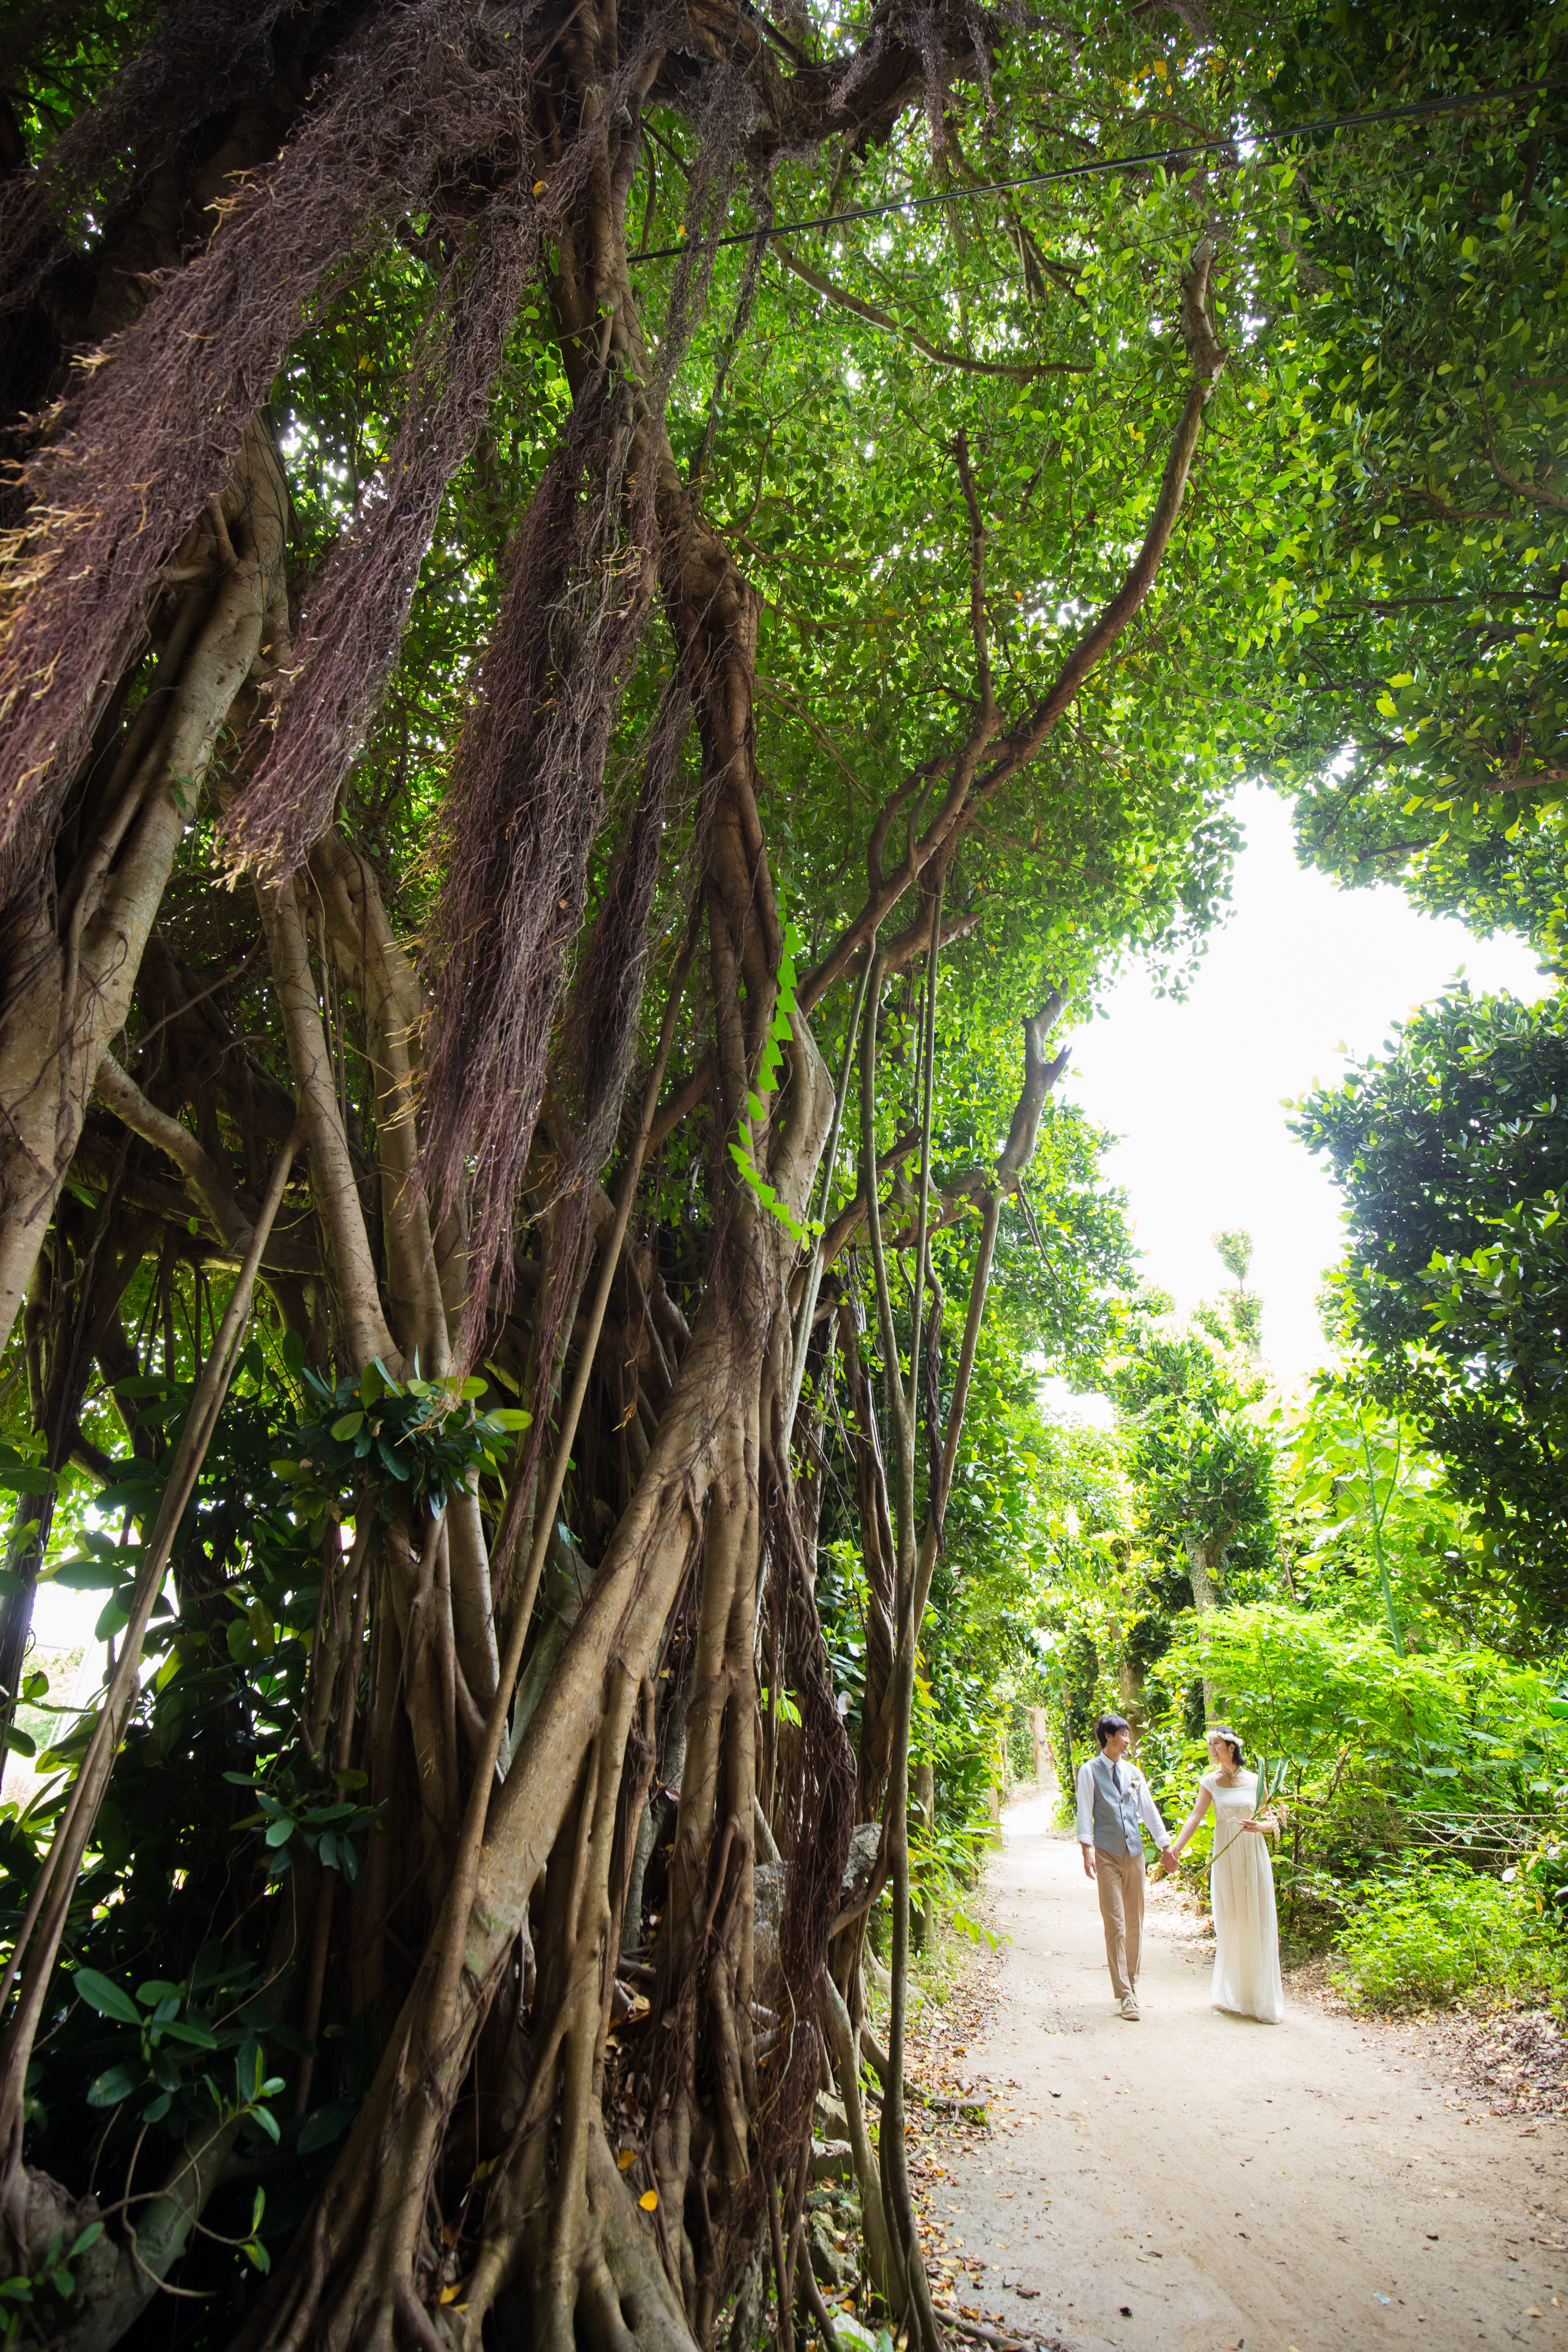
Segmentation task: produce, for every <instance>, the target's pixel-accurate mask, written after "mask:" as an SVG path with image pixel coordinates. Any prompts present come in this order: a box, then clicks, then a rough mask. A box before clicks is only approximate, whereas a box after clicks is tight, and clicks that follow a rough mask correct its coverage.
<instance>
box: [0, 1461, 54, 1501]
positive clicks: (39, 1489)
mask: <svg viewBox="0 0 1568 2352" xmlns="http://www.w3.org/2000/svg"><path fill="white" fill-rule="evenodd" d="M0 1486H8V1487H9V1488H10V1489H11V1492H12V1493H13V1494H14V1495H51V1494H53V1492H54V1486H55V1481H54V1474H53V1473H52V1472H51V1471H48V1470H35V1469H33V1468H32V1467H31V1466H30V1465H28V1464H26V1463H23V1464H19V1465H12V1466H11V1467H9V1468H4V1469H0Z"/></svg>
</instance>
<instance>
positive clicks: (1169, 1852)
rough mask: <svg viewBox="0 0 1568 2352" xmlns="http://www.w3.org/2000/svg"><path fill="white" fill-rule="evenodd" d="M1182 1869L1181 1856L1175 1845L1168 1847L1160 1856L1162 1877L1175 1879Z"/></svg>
mask: <svg viewBox="0 0 1568 2352" xmlns="http://www.w3.org/2000/svg"><path fill="white" fill-rule="evenodd" d="M1180 1867H1181V1856H1180V1854H1179V1853H1177V1852H1176V1849H1175V1847H1174V1846H1173V1845H1168V1846H1167V1847H1166V1848H1165V1850H1164V1852H1163V1853H1162V1855H1161V1856H1160V1875H1161V1877H1162V1878H1173V1877H1174V1876H1175V1874H1176V1872H1177V1871H1178V1870H1179V1869H1180Z"/></svg>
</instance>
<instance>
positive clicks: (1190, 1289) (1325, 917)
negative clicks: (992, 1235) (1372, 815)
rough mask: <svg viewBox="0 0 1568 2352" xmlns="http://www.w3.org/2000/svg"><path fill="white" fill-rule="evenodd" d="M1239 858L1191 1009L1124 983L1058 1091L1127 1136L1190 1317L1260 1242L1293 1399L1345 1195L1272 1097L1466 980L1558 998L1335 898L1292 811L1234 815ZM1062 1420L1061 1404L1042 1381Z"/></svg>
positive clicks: (1271, 1358) (1121, 1163)
mask: <svg viewBox="0 0 1568 2352" xmlns="http://www.w3.org/2000/svg"><path fill="white" fill-rule="evenodd" d="M1237 815H1238V817H1239V818H1240V820H1241V822H1242V824H1243V826H1244V827H1245V830H1246V835H1247V845H1246V848H1245V849H1244V850H1243V852H1242V854H1241V856H1239V857H1238V859H1237V867H1236V878H1235V886H1234V893H1233V901H1232V903H1233V908H1234V912H1233V913H1232V915H1231V918H1230V919H1229V921H1228V922H1227V923H1226V926H1225V928H1224V929H1221V930H1219V931H1217V932H1216V933H1215V935H1214V936H1213V938H1212V939H1211V940H1210V943H1209V947H1208V951H1207V953H1206V955H1205V959H1204V961H1203V964H1202V966H1201V967H1200V970H1199V972H1198V976H1197V979H1196V981H1195V982H1194V986H1193V990H1192V992H1191V994H1190V995H1189V996H1188V998H1187V999H1186V1001H1185V1002H1184V1003H1173V1002H1171V1001H1170V1000H1168V999H1166V998H1163V997H1159V996H1157V995H1156V994H1155V993H1154V991H1153V989H1152V986H1151V984H1150V982H1149V979H1148V976H1147V973H1146V972H1145V971H1143V970H1142V968H1138V969H1135V970H1133V971H1129V972H1128V973H1127V974H1126V975H1125V976H1124V977H1123V978H1122V979H1121V981H1120V982H1118V983H1117V984H1116V986H1115V987H1113V988H1112V989H1111V990H1110V993H1109V994H1108V996H1107V997H1106V999H1105V1004H1104V1011H1105V1013H1106V1015H1107V1018H1106V1019H1104V1020H1100V1021H1095V1022H1093V1023H1091V1024H1089V1025H1088V1026H1087V1027H1085V1028H1083V1029H1080V1030H1079V1031H1078V1032H1077V1034H1075V1035H1074V1037H1073V1039H1072V1049H1073V1052H1072V1062H1071V1064H1070V1066H1069V1067H1068V1073H1067V1075H1066V1076H1065V1077H1064V1079H1063V1081H1062V1085H1063V1089H1064V1091H1065V1092H1067V1093H1068V1094H1070V1095H1071V1096H1072V1097H1074V1098H1075V1099H1076V1100H1077V1101H1078V1102H1079V1103H1080V1104H1081V1105H1082V1107H1083V1108H1084V1110H1085V1111H1087V1112H1088V1114H1089V1117H1090V1118H1092V1119H1094V1120H1095V1121H1096V1122H1097V1124H1098V1125H1100V1127H1103V1128H1106V1129H1110V1132H1111V1133H1112V1134H1114V1135H1117V1136H1119V1137H1120V1138H1121V1140H1120V1142H1118V1143H1117V1144H1116V1145H1115V1146H1114V1147H1113V1149H1112V1150H1111V1151H1110V1156H1109V1159H1108V1160H1107V1162H1106V1172H1107V1174H1108V1176H1109V1177H1110V1180H1111V1181H1113V1182H1114V1183H1117V1184H1120V1185H1121V1186H1122V1187H1123V1188H1124V1189H1125V1191H1126V1192H1127V1195H1128V1201H1129V1206H1130V1209H1131V1216H1132V1221H1133V1224H1134V1227H1135V1230H1136V1233H1137V1237H1138V1241H1139V1244H1140V1245H1141V1247H1142V1253H1143V1260H1142V1263H1143V1271H1144V1272H1145V1274H1146V1275H1147V1276H1148V1277H1149V1279H1150V1280H1151V1281H1152V1282H1154V1283H1156V1284H1157V1285H1158V1286H1160V1288H1161V1289H1163V1290H1167V1291H1169V1292H1171V1293H1172V1295H1173V1297H1174V1299H1175V1301H1176V1306H1177V1308H1178V1309H1179V1310H1181V1311H1186V1310H1188V1309H1190V1308H1191V1307H1194V1306H1195V1305H1196V1304H1197V1303H1198V1302H1199V1301H1200V1300H1201V1299H1204V1298H1212V1297H1215V1296H1216V1295H1217V1294H1218V1293H1219V1292H1220V1291H1221V1290H1222V1289H1223V1288H1225V1286H1226V1284H1227V1283H1228V1281H1229V1276H1227V1275H1226V1272H1225V1270H1224V1268H1223V1267H1222V1265H1220V1262H1219V1260H1218V1258H1217V1257H1216V1255H1215V1251H1214V1249H1213V1246H1212V1245H1211V1244H1210V1241H1209V1235H1210V1234H1215V1233H1219V1232H1221V1231H1224V1230H1227V1229H1234V1228H1235V1227H1237V1226H1240V1227H1241V1228H1243V1229H1244V1230H1245V1231H1246V1232H1247V1233H1250V1234H1251V1235H1252V1237H1253V1240H1254V1242H1255V1244H1256V1248H1255V1251H1254V1255H1253V1261H1252V1276H1251V1286H1252V1287H1253V1289H1255V1290H1256V1291H1257V1292H1258V1294H1259V1296H1260V1297H1261V1298H1262V1301H1263V1352H1264V1357H1265V1359H1266V1361H1267V1362H1268V1367H1269V1370H1271V1371H1272V1373H1273V1375H1274V1378H1275V1380H1276V1381H1278V1382H1279V1385H1280V1386H1281V1387H1282V1388H1286V1389H1289V1388H1293V1387H1294V1386H1295V1385H1296V1384H1297V1383H1298V1382H1299V1381H1301V1380H1302V1378H1303V1377H1304V1376H1305V1375H1306V1374H1307V1373H1308V1372H1310V1370H1312V1369H1313V1367H1314V1366H1315V1365H1317V1364H1319V1363H1321V1361H1322V1360H1323V1358H1324V1355H1325V1352H1326V1350H1325V1348H1324V1343H1323V1339H1322V1335H1321V1330H1320V1328H1319V1324H1318V1318H1317V1310H1316V1307H1315V1305H1314V1301H1315V1299H1316V1296H1317V1293H1318V1290H1319V1288H1320V1286H1321V1276H1322V1272H1323V1269H1324V1268H1325V1267H1326V1266H1328V1265H1331V1264H1332V1263H1333V1262H1334V1260H1335V1259H1336V1258H1337V1257H1338V1256H1339V1255H1340V1241H1341V1225H1340V1195H1339V1192H1338V1190H1337V1188H1336V1187H1335V1186H1334V1184H1333V1183H1332V1182H1331V1180H1330V1178H1329V1176H1328V1174H1327V1172H1326V1171H1324V1169H1323V1168H1322V1167H1321V1163H1320V1162H1319V1161H1318V1160H1315V1159H1314V1158H1313V1157H1312V1155H1311V1153H1310V1152H1309V1151H1308V1150H1307V1149H1306V1147H1305V1146H1304V1145H1303V1144H1300V1143H1298V1142H1297V1141H1296V1140H1295V1139H1294V1138H1293V1137H1292V1136H1290V1135H1289V1133H1288V1132H1287V1130H1286V1124H1285V1122H1286V1118H1287V1113H1286V1111H1285V1110H1284V1109H1283V1108H1281V1103H1282V1099H1289V1098H1293V1097H1297V1096H1300V1095H1301V1094H1304V1093H1305V1092H1306V1091H1307V1089H1308V1088H1309V1087H1310V1086H1311V1085H1312V1084H1313V1082H1314V1081H1316V1080H1321V1081H1322V1082H1323V1083H1325V1084H1328V1083H1331V1082H1332V1080H1333V1079H1334V1078H1336V1077H1337V1076H1338V1075H1339V1073H1340V1071H1341V1069H1342V1066H1343V1055H1344V1049H1345V1048H1347V1047H1348V1049H1349V1051H1350V1053H1351V1054H1352V1055H1354V1056H1357V1057H1364V1056H1365V1055H1367V1054H1369V1053H1372V1052H1375V1051H1377V1050H1379V1049H1380V1048H1381V1047H1382V1045H1383V1044H1384V1039H1385V1038H1387V1036H1388V1035H1389V1034H1390V1030H1391V1027H1392V1025H1393V1024H1394V1023H1395V1022H1398V1021H1401V1020H1403V1019H1404V1018H1405V1014H1406V1013H1408V1012H1409V1011H1410V1009H1411V1008H1412V1007H1413V1006H1415V1005H1416V1004H1418V1003H1425V1002H1426V1000H1427V999H1428V998H1430V997H1433V996H1436V995H1437V994H1438V993H1440V992H1441V991H1442V990H1443V989H1444V988H1445V987H1446V986H1447V983H1448V982H1449V981H1450V980H1452V979H1453V977H1454V975H1455V974H1456V972H1457V971H1458V970H1459V969H1460V967H1461V966H1463V968H1464V970H1465V971H1466V972H1467V973H1468V978H1469V981H1470V983H1471V986H1472V987H1474V988H1476V989H1478V990H1482V989H1484V990H1497V989H1508V990H1510V991H1511V992H1513V993H1514V994H1515V995H1517V996H1522V997H1526V998H1530V999H1532V1000H1533V999H1534V998H1536V997H1539V996H1542V995H1544V994H1545V993H1546V992H1547V990H1548V985H1549V983H1548V982H1546V981H1544V980H1543V979H1542V977H1541V975H1540V973H1539V971H1538V970H1537V967H1536V962H1535V958H1534V956H1533V954H1532V952H1531V950H1529V949H1528V948H1526V947H1525V946H1523V945H1522V944H1521V942H1520V941H1518V940H1477V939H1474V938H1472V937H1471V936H1470V934H1469V933H1468V931H1467V930H1466V929H1465V928H1464V926H1463V925H1462V924H1461V923H1458V922H1454V921H1448V920H1443V921H1438V920H1436V919H1433V918H1432V917H1430V916H1426V915H1420V914H1417V913H1416V912H1415V909H1414V908H1411V907H1410V906H1409V905H1408V904H1407V903H1406V901H1405V899H1404V898H1403V897H1402V896H1401V895H1400V893H1399V891H1398V890H1397V889H1396V888H1394V887H1392V886H1390V885H1384V886H1380V887H1376V888H1373V889H1366V890H1339V889H1336V888H1335V887H1334V886H1333V884H1332V883H1331V882H1330V881H1329V880H1328V879H1327V877H1325V876H1323V875H1321V874H1317V873H1312V872H1309V871H1307V870H1305V869H1304V868H1303V867H1301V866H1299V865H1298V864H1297V862H1296V855H1295V850H1294V847H1293V845H1292V839H1291V824H1290V813H1289V806H1288V805H1287V803H1285V802H1284V801H1282V800H1281V799H1279V796H1278V795H1277V794H1276V793H1271V792H1268V791H1267V790H1265V789H1264V788H1262V787H1261V786H1254V787H1250V788H1248V789H1247V791H1245V792H1244V793H1241V794H1240V795H1239V797H1238V799H1237ZM1047 1385H1048V1388H1049V1389H1050V1390H1051V1391H1053V1392H1054V1402H1056V1403H1057V1405H1058V1408H1059V1407H1060V1406H1061V1405H1062V1404H1063V1403H1065V1402H1066V1397H1065V1392H1064V1391H1061V1390H1060V1388H1059V1386H1058V1383H1056V1382H1051V1383H1048V1384H1047Z"/></svg>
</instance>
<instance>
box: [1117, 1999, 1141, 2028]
mask: <svg viewBox="0 0 1568 2352" xmlns="http://www.w3.org/2000/svg"><path fill="white" fill-rule="evenodd" d="M1121 2014H1122V2016H1123V2017H1124V2018H1125V2019H1126V2020H1127V2021H1128V2023H1129V2024H1130V2025H1136V2024H1137V2022H1138V2017H1139V2009H1138V1996H1137V1994H1136V1993H1135V1992H1130V1993H1129V1994H1128V1996H1127V1998H1126V2000H1124V2001H1123V2002H1122V2004H1121Z"/></svg>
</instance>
